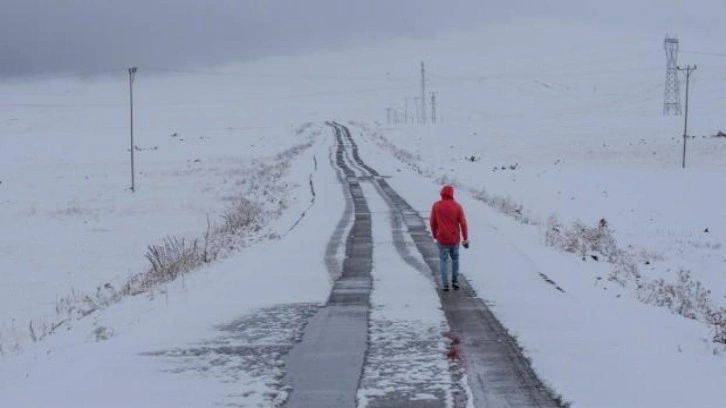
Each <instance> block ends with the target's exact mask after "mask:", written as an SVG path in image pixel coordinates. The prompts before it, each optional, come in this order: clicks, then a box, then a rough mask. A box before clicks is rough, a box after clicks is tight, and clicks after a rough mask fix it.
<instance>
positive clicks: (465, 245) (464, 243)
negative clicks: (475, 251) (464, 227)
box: [461, 239, 469, 249]
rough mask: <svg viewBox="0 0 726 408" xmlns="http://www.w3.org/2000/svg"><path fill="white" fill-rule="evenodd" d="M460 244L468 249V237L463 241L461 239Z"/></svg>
mask: <svg viewBox="0 0 726 408" xmlns="http://www.w3.org/2000/svg"><path fill="white" fill-rule="evenodd" d="M461 245H462V246H463V247H464V248H467V249H468V248H469V240H468V239H465V240H464V241H463V242H462V243H461Z"/></svg>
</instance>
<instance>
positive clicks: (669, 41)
mask: <svg viewBox="0 0 726 408" xmlns="http://www.w3.org/2000/svg"><path fill="white" fill-rule="evenodd" d="M663 46H664V48H665V52H666V80H665V94H664V97H663V114H664V115H670V114H674V115H680V114H681V92H680V90H679V88H678V39H677V38H675V37H666V38H665V41H664V42H663Z"/></svg>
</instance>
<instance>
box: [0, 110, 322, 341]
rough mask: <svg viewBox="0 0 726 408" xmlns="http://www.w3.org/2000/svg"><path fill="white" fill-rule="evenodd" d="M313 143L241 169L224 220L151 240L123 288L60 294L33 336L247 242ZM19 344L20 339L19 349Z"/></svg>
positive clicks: (278, 202)
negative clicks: (197, 233)
mask: <svg viewBox="0 0 726 408" xmlns="http://www.w3.org/2000/svg"><path fill="white" fill-rule="evenodd" d="M309 127H310V124H307V126H303V127H302V128H301V129H298V134H300V133H302V132H304V131H305V130H306V129H308V128H309ZM313 144H314V138H312V137H311V138H308V140H307V141H306V142H304V143H301V144H298V145H296V146H293V147H291V148H289V149H287V150H285V151H283V152H281V153H279V154H278V155H276V156H274V157H273V158H272V159H260V160H256V161H254V162H253V163H252V165H251V166H250V167H249V168H250V170H248V171H244V172H240V173H239V174H240V175H242V176H243V177H244V178H243V179H241V180H239V181H238V182H237V183H235V184H236V186H238V187H239V188H240V189H241V190H242V191H240V192H239V195H237V196H234V197H232V198H231V201H232V204H231V205H229V206H228V207H227V208H226V209H225V210H223V211H222V213H221V216H220V221H221V222H220V223H219V224H216V223H214V222H213V221H211V220H210V219H209V216H207V226H206V230H205V232H204V233H203V234H202V236H201V237H200V238H185V237H176V236H167V237H165V238H163V239H162V241H161V243H158V244H151V245H149V246H148V247H147V250H146V253H145V255H144V256H145V258H146V259H147V260H148V261H149V264H150V265H149V268H148V269H147V270H145V271H143V272H139V273H136V274H134V275H132V276H131V277H129V279H128V280H127V281H126V282H125V283H124V284H123V285H121V286H120V287H119V288H115V287H114V286H112V285H111V284H110V283H105V284H103V285H101V286H98V287H97V288H96V293H94V294H87V293H78V292H76V291H71V293H70V294H68V295H66V296H63V297H60V298H59V299H57V300H56V315H57V319H56V320H55V321H54V322H47V321H44V320H42V321H40V322H39V323H36V322H34V321H30V322H29V325H28V330H29V335H30V337H31V339H32V340H33V341H40V340H42V339H43V338H45V337H47V336H49V335H51V334H53V333H54V332H55V331H56V330H57V329H58V328H59V327H60V326H62V325H64V324H66V323H68V322H70V321H72V320H76V319H80V318H83V317H85V316H88V315H90V314H92V313H94V312H96V311H98V310H100V309H103V308H105V307H108V306H109V305H111V304H114V303H117V302H119V301H120V300H121V299H123V298H124V297H127V296H135V295H139V294H143V293H148V292H150V291H152V290H153V289H155V288H157V287H159V286H160V285H163V284H164V283H167V282H171V281H174V280H176V279H179V278H183V277H184V276H185V275H186V274H188V273H190V272H192V271H194V270H195V269H197V268H199V267H200V266H201V265H203V264H205V263H209V262H212V261H215V260H219V259H223V258H225V257H227V256H228V255H230V254H231V253H233V252H234V251H237V250H239V249H241V248H243V247H244V246H246V245H247V244H248V242H249V241H250V239H252V238H253V237H254V236H255V233H258V232H260V230H261V229H262V227H263V226H264V224H265V223H267V222H269V221H270V220H273V219H275V218H277V217H279V216H280V215H281V214H282V213H283V211H285V209H287V208H288V199H287V196H288V195H289V191H290V189H291V188H292V187H295V186H291V185H289V184H288V183H286V182H285V181H284V176H285V174H286V173H287V172H288V170H289V168H290V165H291V162H292V159H294V158H295V157H297V156H299V155H300V154H301V153H303V152H304V151H305V150H307V149H308V148H310V147H311V146H312V145H313ZM202 242H203V244H202ZM111 334H112V333H111V332H109V331H107V330H105V329H104V330H101V331H100V332H98V333H95V332H94V334H93V336H92V337H93V339H94V340H95V341H99V340H104V339H105V338H108V337H109V336H110V335H111ZM16 343H17V342H16ZM0 347H2V344H0ZM18 348H19V346H18V345H17V344H16V347H15V349H18ZM0 354H2V348H0Z"/></svg>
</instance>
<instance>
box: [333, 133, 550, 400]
mask: <svg viewBox="0 0 726 408" xmlns="http://www.w3.org/2000/svg"><path fill="white" fill-rule="evenodd" d="M330 125H331V126H333V127H335V128H336V129H338V130H339V132H340V133H342V134H343V135H344V138H345V140H346V141H347V144H348V145H350V146H351V149H352V151H351V153H352V156H353V161H354V162H355V163H356V165H357V166H359V167H360V168H362V169H365V170H366V172H368V174H369V175H370V177H371V179H372V180H373V182H374V184H376V185H377V186H378V188H379V191H381V192H382V193H383V194H382V195H383V196H384V197H386V201H387V202H388V203H389V205H390V206H391V209H392V211H394V212H397V213H398V214H400V217H401V219H402V220H403V222H404V224H405V226H406V228H407V232H408V234H409V235H410V237H411V239H412V240H413V242H414V243H415V246H416V248H417V249H418V252H419V253H420V254H421V256H422V257H423V259H424V262H425V263H426V265H427V266H428V268H429V270H430V273H432V274H434V275H436V272H437V271H438V251H437V249H436V247H435V245H434V242H433V240H432V238H431V236H430V234H429V232H428V231H427V228H426V221H425V220H424V219H423V218H422V217H421V216H420V215H419V214H418V212H417V211H416V210H414V209H413V207H411V206H410V205H409V204H408V203H407V202H406V201H405V200H404V199H403V198H402V197H401V196H400V195H399V194H398V193H397V192H396V191H395V190H394V189H393V188H392V187H391V186H390V185H389V184H388V182H387V181H386V180H385V179H384V178H382V177H380V174H379V173H378V172H377V171H376V170H374V169H373V168H371V167H370V166H368V165H367V164H366V163H365V162H363V160H362V159H361V158H360V156H359V153H358V147H357V145H356V143H355V141H354V140H353V138H352V137H351V135H350V132H349V130H348V129H347V128H346V127H345V126H343V125H340V124H338V123H330ZM436 281H437V282H438V280H436ZM460 285H461V290H459V291H458V292H453V293H445V292H439V298H440V300H441V304H442V306H443V309H444V312H445V314H446V318H447V321H448V323H449V326H450V327H451V330H452V333H451V337H452V339H456V341H457V342H460V343H461V344H460V349H461V354H462V359H463V361H464V365H465V367H466V373H467V376H468V379H469V387H470V389H471V393H472V396H473V403H474V405H475V406H478V407H559V406H561V404H560V403H559V401H558V400H557V399H556V398H555V397H554V396H553V395H552V393H551V392H550V391H549V390H548V389H547V388H546V387H545V386H544V384H543V383H542V382H541V381H540V380H539V379H538V378H537V376H536V375H535V373H534V371H533V370H532V368H531V366H530V364H529V362H528V361H527V360H526V358H525V357H524V356H523V354H522V351H521V349H520V347H519V346H518V344H517V342H516V340H515V339H514V338H513V337H512V336H510V335H509V333H508V332H507V331H506V329H505V328H504V326H502V324H501V323H500V322H499V321H498V320H497V319H496V317H495V316H494V314H493V313H492V312H491V310H490V309H489V308H488V307H487V306H486V305H485V304H484V302H483V301H482V300H481V299H480V298H478V297H477V295H476V293H475V292H474V290H473V289H472V287H471V285H470V284H469V282H468V281H467V280H466V278H465V277H464V276H461V277H460Z"/></svg>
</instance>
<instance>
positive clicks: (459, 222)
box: [431, 186, 469, 245]
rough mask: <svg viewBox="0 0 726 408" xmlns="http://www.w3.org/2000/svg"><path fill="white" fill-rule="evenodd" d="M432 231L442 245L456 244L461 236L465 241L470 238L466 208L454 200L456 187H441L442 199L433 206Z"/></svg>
mask: <svg viewBox="0 0 726 408" xmlns="http://www.w3.org/2000/svg"><path fill="white" fill-rule="evenodd" d="M431 233H432V234H433V235H434V239H435V240H436V241H438V242H439V243H440V244H441V245H456V244H458V243H459V240H460V239H461V236H463V237H464V240H465V241H468V240H469V232H468V230H467V227H466V217H465V216H464V209H463V208H461V205H459V203H457V202H456V201H454V188H453V187H451V186H444V187H443V188H442V189H441V200H439V201H437V202H435V203H434V205H433V207H432V208H431Z"/></svg>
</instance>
